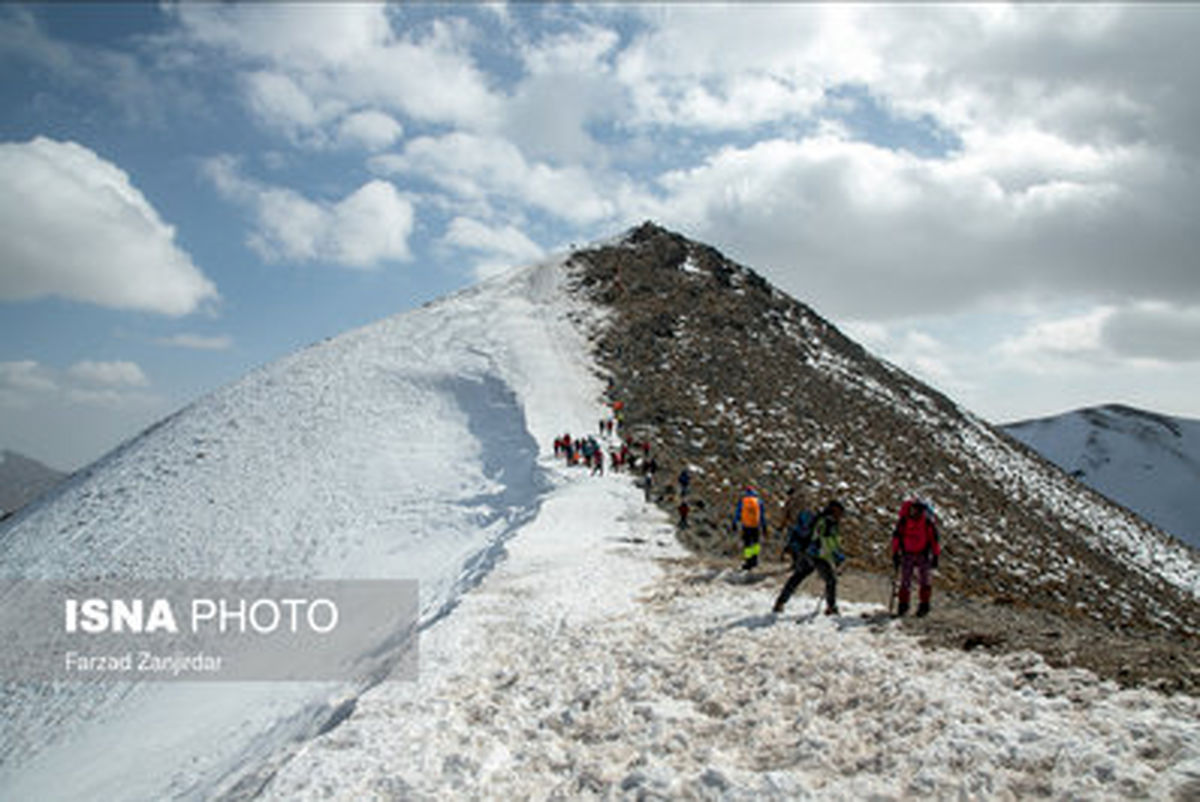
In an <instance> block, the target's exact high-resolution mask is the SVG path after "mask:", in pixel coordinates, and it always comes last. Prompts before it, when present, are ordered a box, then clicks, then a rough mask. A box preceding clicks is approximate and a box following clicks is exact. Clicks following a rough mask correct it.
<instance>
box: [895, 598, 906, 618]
mask: <svg viewBox="0 0 1200 802" xmlns="http://www.w3.org/2000/svg"><path fill="white" fill-rule="evenodd" d="M906 615H908V602H906V601H902V602H900V604H899V606H898V607H896V617H897V618H903V617H904V616H906Z"/></svg>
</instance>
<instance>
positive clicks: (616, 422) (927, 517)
mask: <svg viewBox="0 0 1200 802" xmlns="http://www.w3.org/2000/svg"><path fill="white" fill-rule="evenodd" d="M611 407H612V409H613V415H612V416H611V417H606V418H603V419H601V421H600V425H599V435H600V437H601V438H602V439H603V441H606V443H607V444H608V448H609V450H610V454H609V457H610V459H611V462H612V465H611V468H612V470H614V471H620V470H621V469H622V468H628V469H629V471H630V472H631V473H633V474H634V475H635V476H636V475H639V474H640V476H639V477H638V486H639V487H641V488H642V489H643V490H644V491H645V494H646V501H647V502H650V501H652V500H653V497H652V489H653V483H654V476H655V474H656V473H657V468H658V466H657V464H656V463H657V460H655V459H654V457H653V455H652V454H651V453H650V443H649V442H648V441H642V442H636V441H635V440H634V438H633V437H631V436H630V435H629V434H628V433H627V432H625V431H623V429H624V426H623V424H624V420H623V415H622V413H623V411H624V410H623V404H621V403H620V402H613V403H612V404H611ZM639 452H640V454H639ZM554 453H555V456H556V457H561V458H564V459H565V461H566V463H567V464H568V465H582V466H583V467H586V468H589V469H591V472H592V473H593V474H597V473H599V474H603V473H604V464H605V445H604V444H603V443H602V442H601V441H599V440H597V438H596V437H595V436H585V437H580V438H574V437H572V436H571V435H570V434H563V435H562V436H561V437H557V438H555V441H554ZM678 483H679V500H680V503H679V507H678V512H679V523H678V526H679V528H680V529H686V528H687V527H688V513H689V511H690V504H689V495H690V492H689V491H690V489H691V488H690V485H691V471H690V469H689V468H688V467H686V466H685V467H684V468H683V469H682V470H681V471H680V474H679V477H678ZM667 494H668V497H669V495H670V489H669V488H668V490H667ZM660 500H661V497H660ZM845 512H846V508H845V506H844V505H843V504H842V502H841V501H839V500H837V499H831V500H830V501H828V502H827V503H826V504H825V506H824V507H823V508H822V509H821V511H820V512H819V513H814V512H812V511H811V510H809V509H807V508H806V507H805V506H804V504H803V502H802V499H801V496H800V494H799V493H798V492H797V491H796V489H795V488H789V489H788V491H787V499H786V501H785V502H784V507H783V523H782V526H781V529H782V530H783V532H784V533H786V536H787V539H786V541H785V542H784V545H783V548H782V549H781V550H780V553H779V557H780V559H785V558H787V559H790V560H791V573H790V575H789V576H788V578H787V580H786V581H785V582H784V585H783V587H782V588H781V589H780V591H779V595H778V597H777V598H776V599H775V604H774V606H773V608H772V612H774V613H781V612H783V609H784V606H785V605H786V604H787V603H788V600H789V599H790V598H791V597H792V595H793V594H794V593H795V592H796V589H797V588H798V587H799V586H800V584H801V583H802V582H803V581H804V580H805V579H806V578H808V576H809V575H810V574H813V573H817V574H819V575H820V576H821V579H822V580H823V581H824V583H825V614H826V615H836V614H837V613H838V605H837V578H838V573H839V570H840V568H841V567H842V564H843V563H845V561H846V554H845V552H844V551H843V550H842V542H841V520H842V516H843V515H844V514H845ZM732 529H733V530H734V531H735V532H736V531H738V530H739V529H740V531H741V541H742V570H743V571H750V570H753V569H754V568H755V567H757V566H758V563H759V558H760V556H761V554H762V543H763V540H765V539H766V535H767V510H766V504H765V502H764V501H763V498H762V496H761V495H760V494H759V493H758V491H757V490H756V489H755V488H753V487H746V488H745V490H744V491H743V493H742V494H741V496H740V497H739V498H738V501H737V504H736V507H735V509H734V514H733V521H732ZM941 551H942V547H941V543H940V540H939V536H938V527H937V516H936V515H935V514H934V511H933V508H932V506H931V505H930V504H928V503H927V502H925V501H923V500H921V499H918V498H912V499H908V500H906V501H904V502H903V503H902V504H901V505H900V510H899V514H898V517H897V521H896V525H895V528H894V529H893V531H892V536H891V559H892V568H893V571H894V575H893V580H892V599H894V600H896V601H897V602H898V604H897V609H896V614H897V615H898V616H904V615H906V614H907V613H908V611H909V609H910V607H911V604H912V583H913V579H914V578H916V580H917V594H918V596H917V598H918V604H917V611H916V614H917V616H919V617H920V616H925V615H928V614H929V611H930V604H931V601H932V597H933V571H934V570H936V569H937V567H938V559H939V557H940V556H941ZM889 610H890V601H889Z"/></svg>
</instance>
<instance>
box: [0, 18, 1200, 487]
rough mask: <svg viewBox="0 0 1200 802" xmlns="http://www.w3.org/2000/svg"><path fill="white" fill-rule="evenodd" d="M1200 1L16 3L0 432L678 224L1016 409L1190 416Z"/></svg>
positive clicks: (4, 80) (208, 374)
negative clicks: (573, 249) (1123, 407)
mask: <svg viewBox="0 0 1200 802" xmlns="http://www.w3.org/2000/svg"><path fill="white" fill-rule="evenodd" d="M1197 40H1200V6H1198V5H1194V4H1189V3H1166V4H1162V5H1144V4H1142V5H1121V4H1116V5H1101V4H1092V3H1078V4H1075V3H1071V4H1065V5H1034V4H1025V3H1021V4H1015V5H993V4H985V3H975V2H972V3H963V4H950V5H935V4H911V5H905V6H873V5H868V4H863V3H833V4H828V5H821V4H814V3H794V4H789V3H768V4H764V5H761V6H748V5H740V4H739V5H736V6H732V5H731V6H726V5H721V4H716V3H699V4H680V3H666V4H637V3H617V4H592V3H588V4H580V5H567V4H540V3H536V4H535V3H513V4H482V3H449V4H444V5H442V4H430V3H421V4H415V5H383V4H361V5H355V4H350V3H341V2H339V3H330V4H323V3H318V2H305V3H297V4H294V5H293V4H277V3H270V4H268V3H250V4H241V5H233V4H225V3H193V4H176V3H161V4H150V3H127V4H105V3H89V4H79V5H72V4H66V3H46V4H32V5H27V6H22V5H9V4H6V5H3V6H0V448H9V449H14V450H17V451H20V452H22V453H25V454H27V455H29V456H31V457H34V458H36V459H39V460H41V461H43V462H46V463H47V464H49V465H51V466H53V467H57V468H60V469H65V470H72V469H76V468H79V467H81V466H83V465H85V464H87V463H88V462H90V461H92V460H94V459H96V458H98V457H99V456H101V455H102V454H104V453H105V452H107V451H108V450H110V449H111V448H113V447H115V446H117V445H118V444H119V443H120V442H122V441H124V440H126V439H128V438H130V437H132V436H134V435H136V434H137V433H138V432H139V431H140V430H141V429H143V428H145V427H146V426H148V425H150V424H152V423H153V422H155V421H156V420H158V419H160V418H161V417H163V416H164V415H167V414H170V413H171V412H172V411H174V410H177V409H179V408H180V407H182V406H184V405H186V404H187V403H189V402H190V401H192V400H194V399H196V398H197V397H199V396H201V395H203V394H204V393H206V392H209V391H211V390H213V389H215V388H217V387H219V386H221V385H223V384H226V383H228V382H230V381H233V380H235V379H236V378H238V377H239V376H241V375H243V374H245V373H246V372H247V371H249V370H252V369H254V368H255V367H257V366H259V365H262V364H264V363H267V362H269V361H271V360H274V359H277V358H279V357H281V356H283V355H285V354H288V353H291V352H292V351H295V350H297V349H299V348H303V347H305V346H306V345H309V344H311V343H314V342H319V341H321V340H323V339H325V338H328V337H331V336H335V335H337V334H339V333H341V332H343V331H346V330H349V329H352V328H355V327H358V326H361V325H365V324H367V323H370V322H372V321H375V320H378V319H380V318H382V317H386V316H388V315H391V314H395V313H399V312H403V311H405V310H407V309H411V308H414V307H417V306H419V305H421V304H423V303H426V302H428V301H430V300H432V299H435V298H437V297H439V296H441V295H444V294H446V293H448V292H451V291H453V290H456V289H459V288H461V287H464V286H468V285H470V284H472V283H474V282H476V281H478V280H479V279H481V278H483V277H487V276H490V275H493V274H495V273H497V272H499V271H502V270H504V269H506V268H508V267H512V266H516V265H521V264H526V263H528V262H531V261H534V260H537V259H539V258H540V257H542V256H544V255H546V254H548V253H552V252H555V251H558V250H561V249H563V248H567V247H570V246H571V245H572V244H581V243H585V242H589V241H592V240H596V239H601V238H607V237H611V236H613V235H615V234H617V233H619V232H621V231H623V230H624V229H626V228H628V227H630V226H633V225H636V224H637V223H640V222H641V221H643V220H646V219H652V220H655V221H656V222H658V223H660V224H662V225H665V226H667V227H669V228H672V229H674V230H678V231H680V232H682V233H684V234H686V235H688V236H690V237H693V238H695V239H698V240H701V241H704V242H707V243H709V244H712V245H714V246H715V247H717V248H718V249H720V250H722V251H723V252H725V253H726V254H727V255H729V256H730V257H732V258H734V259H736V260H738V261H740V262H742V263H744V264H747V265H749V266H750V267H753V268H754V269H756V270H758V271H759V272H760V273H762V274H763V275H764V276H766V277H767V278H768V279H770V280H771V281H772V282H774V283H775V284H776V285H778V286H779V287H780V288H782V289H784V290H785V291H787V292H789V293H791V294H792V295H794V296H795V297H797V298H799V299H800V300H802V301H805V302H806V303H808V304H810V305H811V306H813V307H814V308H815V309H816V310H817V311H818V312H819V313H820V314H822V315H824V316H825V317H827V318H828V319H830V320H831V321H833V322H834V323H836V324H837V325H838V326H839V327H841V328H842V329H843V330H844V331H846V332H847V333H848V334H850V335H851V336H852V337H854V338H856V339H858V340H859V341H860V342H862V343H863V344H864V345H865V346H866V347H867V348H868V349H870V350H872V351H873V352H874V353H876V354H878V355H880V356H883V357H885V358H887V359H889V360H891V361H893V362H895V363H896V364H898V365H900V366H901V367H903V368H905V369H906V370H909V371H910V372H912V373H914V374H915V375H917V376H918V377H919V378H921V379H923V380H925V381H927V382H929V383H931V384H932V385H933V386H935V387H936V388H938V389H939V390H941V391H943V392H945V393H946V394H947V395H949V396H951V397H952V398H953V399H955V400H956V401H957V402H959V403H960V404H961V405H963V406H964V407H966V408H967V409H970V410H972V411H974V412H976V413H977V414H979V415H981V416H983V417H984V418H985V419H987V420H989V421H992V422H995V423H1005V422H1010V421H1014V420H1019V419H1024V418H1030V417H1036V416H1041V415H1048V414H1056V413H1059V412H1063V411H1066V410H1068V409H1072V408H1076V407H1081V406H1088V405H1094V404H1102V403H1111V402H1120V403H1126V404H1130V405H1133V406H1139V407H1143V408H1147V409H1151V410H1155V411H1159V412H1164V413H1169V414H1175V415H1180V416H1184V417H1193V418H1200V393H1198V392H1197V389H1198V388H1200V265H1198V263H1197V253H1200V248H1198V246H1200V227H1198V226H1197V225H1196V224H1195V221H1197V220H1200V180H1197V179H1198V178H1200V169H1198V168H1200V138H1198V137H1197V136H1196V135H1195V132H1196V131H1197V130H1200V94H1198V93H1197V92H1195V88H1194V76H1195V75H1197V74H1200V50H1197V48H1196V47H1195V45H1194V43H1195V42H1196V41H1197Z"/></svg>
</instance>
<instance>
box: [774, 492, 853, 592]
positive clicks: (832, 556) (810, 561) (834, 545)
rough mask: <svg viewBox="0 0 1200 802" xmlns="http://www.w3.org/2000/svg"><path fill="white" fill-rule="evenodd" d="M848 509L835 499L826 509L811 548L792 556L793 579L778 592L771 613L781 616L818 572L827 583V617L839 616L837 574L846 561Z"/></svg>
mask: <svg viewBox="0 0 1200 802" xmlns="http://www.w3.org/2000/svg"><path fill="white" fill-rule="evenodd" d="M845 511H846V508H845V507H843V506H842V503H841V502H840V501H837V500H836V499H835V500H833V501H830V502H829V503H828V504H826V505H825V509H823V510H821V513H820V514H819V515H817V517H816V520H815V521H814V522H813V524H812V529H811V538H810V541H809V544H808V547H807V548H805V549H804V550H803V551H802V552H801V553H800V554H798V555H795V556H793V558H792V559H793V563H792V575H791V576H789V577H788V580H787V582H785V583H784V585H783V589H782V590H780V591H779V598H777V599H776V600H775V606H774V608H772V612H775V613H782V612H783V606H784V605H785V604H787V601H788V599H790V598H791V597H792V594H793V593H795V592H796V588H798V587H800V583H801V582H803V581H804V579H805V578H806V577H807V576H808V575H809V574H811V573H812V572H813V571H816V572H817V573H818V574H820V575H821V579H824V580H825V615H837V612H838V606H837V571H836V570H835V566H840V565H841V564H842V563H843V562H845V561H846V555H845V554H843V553H842V539H841V532H840V524H841V520H842V514H843V513H844V512H845Z"/></svg>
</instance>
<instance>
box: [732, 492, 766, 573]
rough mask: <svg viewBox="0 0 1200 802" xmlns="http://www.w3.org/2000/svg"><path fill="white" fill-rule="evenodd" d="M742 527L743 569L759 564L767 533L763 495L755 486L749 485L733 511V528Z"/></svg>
mask: <svg viewBox="0 0 1200 802" xmlns="http://www.w3.org/2000/svg"><path fill="white" fill-rule="evenodd" d="M739 526H740V527H741V528H742V570H743V571H749V570H750V569H752V568H754V567H755V566H756V565H758V555H759V554H760V553H762V539H763V537H764V536H765V535H766V529H767V517H766V509H765V506H764V504H763V500H762V497H761V496H759V495H758V491H757V490H755V489H754V488H753V487H747V488H746V491H745V492H744V493H743V494H742V497H741V498H740V499H739V500H738V503H737V509H735V510H734V513H733V529H734V531H737V528H738V527H739Z"/></svg>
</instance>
